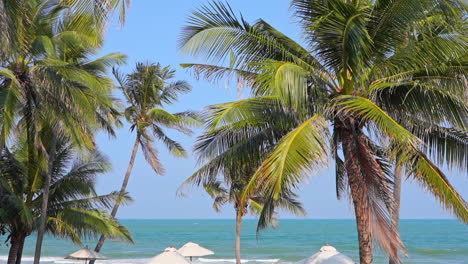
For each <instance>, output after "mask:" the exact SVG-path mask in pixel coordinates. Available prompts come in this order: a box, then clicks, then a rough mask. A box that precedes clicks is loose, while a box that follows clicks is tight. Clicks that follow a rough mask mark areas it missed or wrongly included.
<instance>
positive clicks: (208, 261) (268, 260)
mask: <svg viewBox="0 0 468 264" xmlns="http://www.w3.org/2000/svg"><path fill="white" fill-rule="evenodd" d="M279 261H280V260H279V259H242V260H241V263H265V264H266V263H279ZM193 263H217V264H218V263H219V264H221V263H236V259H206V258H199V259H198V260H197V261H194V262H193Z"/></svg>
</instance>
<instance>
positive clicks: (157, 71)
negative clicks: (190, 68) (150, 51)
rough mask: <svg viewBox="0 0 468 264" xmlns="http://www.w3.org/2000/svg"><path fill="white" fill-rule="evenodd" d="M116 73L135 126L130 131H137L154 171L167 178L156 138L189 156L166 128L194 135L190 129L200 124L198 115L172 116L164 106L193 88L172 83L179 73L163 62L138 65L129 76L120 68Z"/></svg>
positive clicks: (127, 114)
mask: <svg viewBox="0 0 468 264" xmlns="http://www.w3.org/2000/svg"><path fill="white" fill-rule="evenodd" d="M113 73H114V76H115V78H116V79H117V81H118V83H119V89H120V90H121V91H122V93H123V94H124V96H125V98H126V99H127V103H128V105H129V106H128V107H127V108H126V109H125V112H124V115H125V118H126V119H127V121H128V122H129V123H130V124H131V127H130V129H131V130H132V131H133V130H136V132H137V137H138V140H139V143H140V145H141V148H142V150H143V154H144V156H145V158H146V160H147V161H148V163H149V164H150V165H151V167H152V168H153V170H154V171H155V172H156V173H157V174H159V175H163V174H164V168H163V166H162V164H161V163H160V161H159V158H158V152H157V150H156V149H155V148H154V146H153V143H154V138H156V139H158V140H160V141H161V142H162V143H163V144H164V145H165V146H166V147H167V149H168V150H169V152H170V153H171V154H173V155H174V156H176V157H186V156H187V152H186V150H185V149H184V148H183V147H182V145H181V144H179V143H178V142H176V141H175V140H173V139H171V138H170V137H168V136H167V135H166V133H165V131H164V128H169V129H175V130H176V131H179V132H181V133H183V134H186V135H192V131H191V130H190V129H189V127H190V126H195V125H197V124H198V123H199V121H198V116H197V114H196V113H194V112H181V113H174V114H172V113H169V112H167V111H165V110H164V109H163V107H164V106H165V105H171V104H173V103H175V102H176V101H177V99H178V97H179V95H180V94H184V93H188V92H190V90H191V87H190V85H189V84H188V83H187V82H185V81H172V79H173V78H175V71H174V70H172V69H170V67H169V66H166V67H162V66H161V65H160V64H159V63H158V64H143V63H137V65H136V69H135V71H134V72H132V73H130V74H126V75H125V74H122V73H120V72H119V71H118V70H116V69H114V71H113Z"/></svg>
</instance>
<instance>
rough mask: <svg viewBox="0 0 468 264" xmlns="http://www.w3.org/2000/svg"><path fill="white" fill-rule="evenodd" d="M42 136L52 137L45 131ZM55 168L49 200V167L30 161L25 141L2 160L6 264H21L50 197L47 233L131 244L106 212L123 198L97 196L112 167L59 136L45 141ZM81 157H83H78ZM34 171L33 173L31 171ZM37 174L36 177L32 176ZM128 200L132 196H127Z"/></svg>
mask: <svg viewBox="0 0 468 264" xmlns="http://www.w3.org/2000/svg"><path fill="white" fill-rule="evenodd" d="M41 134H42V136H43V137H50V136H51V134H48V133H41ZM47 142H48V143H49V144H47V145H46V146H45V148H46V150H47V152H48V153H49V159H50V162H51V165H52V166H51V167H52V170H51V172H52V175H51V179H52V181H51V184H50V196H49V197H48V198H46V196H45V195H44V191H45V183H46V178H47V177H48V174H49V169H47V168H46V167H45V166H41V165H40V164H37V163H31V161H30V160H29V158H28V156H29V150H28V146H27V145H28V144H27V142H26V141H25V137H23V138H22V139H20V142H18V144H16V145H15V149H14V150H13V151H10V150H9V149H8V148H3V149H2V151H1V156H0V197H1V199H0V208H2V210H0V223H1V224H2V225H3V226H4V227H5V229H6V231H7V233H8V234H9V236H8V237H9V240H10V244H11V246H10V251H9V255H8V262H7V263H8V264H19V263H21V257H22V252H23V246H24V241H25V239H26V237H28V236H29V235H31V234H33V233H34V232H37V231H38V229H39V228H40V218H41V217H42V212H41V208H42V201H43V200H44V199H48V200H49V202H48V205H49V206H48V207H47V216H48V218H47V223H46V232H48V233H50V234H52V235H53V236H55V237H60V238H67V239H70V240H72V241H73V242H74V243H77V244H81V239H82V238H90V237H95V236H97V235H99V234H101V233H104V234H106V235H108V236H111V237H114V238H119V239H123V240H125V241H130V242H131V241H132V238H131V235H130V233H129V232H128V230H127V229H126V228H125V227H123V226H122V225H120V224H119V223H118V222H117V221H116V220H114V219H113V218H111V217H110V216H109V215H108V214H107V213H105V212H104V211H102V209H105V208H110V207H111V205H112V203H113V202H114V201H116V200H120V199H122V198H121V197H120V195H119V194H118V193H117V192H114V193H111V194H108V195H97V193H96V191H95V189H94V186H95V183H96V177H97V176H98V175H99V174H102V173H105V172H107V171H108V169H109V167H110V164H109V162H108V161H107V160H106V159H105V157H103V156H102V155H101V154H100V153H99V152H92V153H89V154H86V155H84V154H83V153H79V152H77V149H76V147H73V145H72V144H71V142H70V140H69V138H68V137H66V136H64V135H63V134H62V135H59V136H58V137H57V138H56V140H55V143H52V142H53V141H52V140H50V141H47ZM77 156H80V158H76V157H77ZM30 170H33V171H34V174H31V173H29V171H30ZM31 176H33V178H31ZM123 200H124V201H128V200H129V198H128V197H124V198H123Z"/></svg>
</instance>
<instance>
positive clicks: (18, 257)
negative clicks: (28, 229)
mask: <svg viewBox="0 0 468 264" xmlns="http://www.w3.org/2000/svg"><path fill="white" fill-rule="evenodd" d="M25 240H26V235H23V236H21V239H20V241H19V244H20V245H19V248H18V253H17V254H16V263H15V264H21V259H22V258H23V249H24V241H25Z"/></svg>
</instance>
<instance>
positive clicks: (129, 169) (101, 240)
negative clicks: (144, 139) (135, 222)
mask: <svg viewBox="0 0 468 264" xmlns="http://www.w3.org/2000/svg"><path fill="white" fill-rule="evenodd" d="M139 145H140V135H137V137H136V139H135V144H134V145H133V150H132V155H131V157H130V162H129V163H128V167H127V172H126V173H125V177H124V180H123V182H122V187H121V188H120V193H119V194H120V195H121V196H122V195H124V194H125V192H126V190H127V185H128V181H129V180H130V175H131V174H132V169H133V166H134V165H135V159H136V155H137V153H138V146H139ZM119 207H120V200H117V201H116V202H115V205H114V207H113V208H112V212H111V216H112V217H113V218H115V216H116V215H117V211H118V210H119ZM104 241H106V236H105V235H101V237H100V238H99V241H98V243H97V245H96V248H95V249H94V251H96V252H99V251H101V249H102V246H103V245H104ZM94 262H95V260H90V261H89V264H94Z"/></svg>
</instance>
